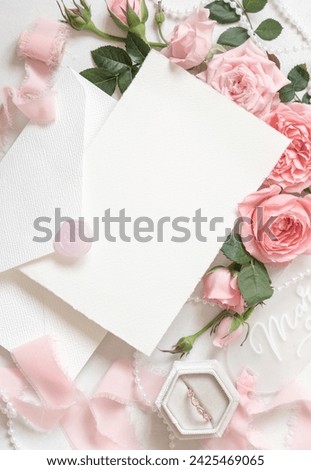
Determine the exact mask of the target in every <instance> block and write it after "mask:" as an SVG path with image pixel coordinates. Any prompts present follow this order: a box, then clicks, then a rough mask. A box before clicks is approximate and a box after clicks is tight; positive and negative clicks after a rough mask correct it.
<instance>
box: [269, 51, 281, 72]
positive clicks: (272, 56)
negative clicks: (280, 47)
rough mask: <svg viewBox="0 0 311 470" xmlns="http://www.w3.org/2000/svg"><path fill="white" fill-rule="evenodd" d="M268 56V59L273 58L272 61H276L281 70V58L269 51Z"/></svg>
mask: <svg viewBox="0 0 311 470" xmlns="http://www.w3.org/2000/svg"><path fill="white" fill-rule="evenodd" d="M267 56H268V59H269V60H271V61H272V62H274V63H275V65H276V66H277V68H278V69H280V70H281V62H280V59H279V58H278V57H277V56H276V55H274V54H269V53H267Z"/></svg>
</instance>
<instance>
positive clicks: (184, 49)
mask: <svg viewBox="0 0 311 470" xmlns="http://www.w3.org/2000/svg"><path fill="white" fill-rule="evenodd" d="M209 14H210V12H209V10H207V9H198V10H197V11H196V12H194V13H193V14H192V15H190V16H189V18H187V19H186V20H185V21H184V22H183V23H181V24H179V25H177V26H175V28H174V29H173V32H172V33H171V35H170V38H169V45H168V47H166V48H165V49H163V50H162V53H163V54H164V55H165V56H166V57H168V58H169V59H170V60H171V61H172V62H174V63H175V64H178V65H180V67H183V68H184V69H191V68H192V67H196V66H197V65H200V64H201V63H202V62H203V61H204V60H205V58H206V57H207V54H208V52H209V50H210V48H211V46H212V34H213V30H214V27H215V24H216V22H215V21H211V20H210V19H209Z"/></svg>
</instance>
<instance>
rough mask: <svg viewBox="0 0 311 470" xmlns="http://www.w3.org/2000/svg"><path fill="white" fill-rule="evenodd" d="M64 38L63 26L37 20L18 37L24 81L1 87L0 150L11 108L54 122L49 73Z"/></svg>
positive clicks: (10, 123) (31, 117)
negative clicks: (18, 87)
mask: <svg viewBox="0 0 311 470" xmlns="http://www.w3.org/2000/svg"><path fill="white" fill-rule="evenodd" d="M67 35H68V28H67V26H66V25H64V24H62V23H60V22H57V21H52V20H48V19H41V20H39V21H38V22H37V24H36V25H35V27H34V29H33V31H25V32H23V33H22V34H21V37H20V41H19V45H18V55H19V56H20V57H22V58H24V59H25V69H26V78H25V80H24V82H23V85H22V86H21V88H20V89H16V88H11V87H5V88H4V89H3V92H2V100H3V106H2V109H1V111H0V149H2V148H3V147H4V145H5V141H6V138H7V134H8V131H9V129H10V128H11V127H12V125H13V122H12V116H11V110H12V104H13V105H15V107H16V108H18V109H19V110H20V111H21V112H22V113H23V114H24V115H25V116H26V117H27V118H28V119H30V120H31V121H33V122H37V123H46V122H50V121H52V120H53V119H55V100H54V96H53V93H52V92H51V84H50V81H51V78H52V73H53V69H54V68H55V67H56V66H57V65H58V64H59V62H60V59H61V56H62V51H63V48H64V43H65V41H66V38H67Z"/></svg>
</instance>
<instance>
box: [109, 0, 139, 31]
mask: <svg viewBox="0 0 311 470" xmlns="http://www.w3.org/2000/svg"><path fill="white" fill-rule="evenodd" d="M141 3H142V0H108V2H107V8H108V10H109V12H110V13H112V14H113V15H114V16H115V17H116V18H117V19H118V20H119V21H121V23H123V24H124V25H126V26H127V17H126V11H127V6H128V5H129V6H130V7H131V8H132V9H133V10H134V12H135V13H136V15H137V16H139V15H140V8H141Z"/></svg>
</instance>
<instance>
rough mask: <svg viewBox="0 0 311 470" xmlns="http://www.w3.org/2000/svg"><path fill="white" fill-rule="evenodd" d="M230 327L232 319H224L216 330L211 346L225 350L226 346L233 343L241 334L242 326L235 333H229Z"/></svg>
mask: <svg viewBox="0 0 311 470" xmlns="http://www.w3.org/2000/svg"><path fill="white" fill-rule="evenodd" d="M231 325H232V318H231V317H226V318H224V319H223V320H222V321H221V322H220V324H219V325H218V327H217V329H216V334H215V336H214V340H213V345H214V346H216V347H217V348H225V347H226V346H228V344H230V343H232V342H233V341H235V340H236V339H237V338H239V337H240V336H241V334H242V333H243V325H242V324H241V325H240V326H239V327H238V328H237V329H236V330H235V331H233V332H232V333H230V328H231Z"/></svg>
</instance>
